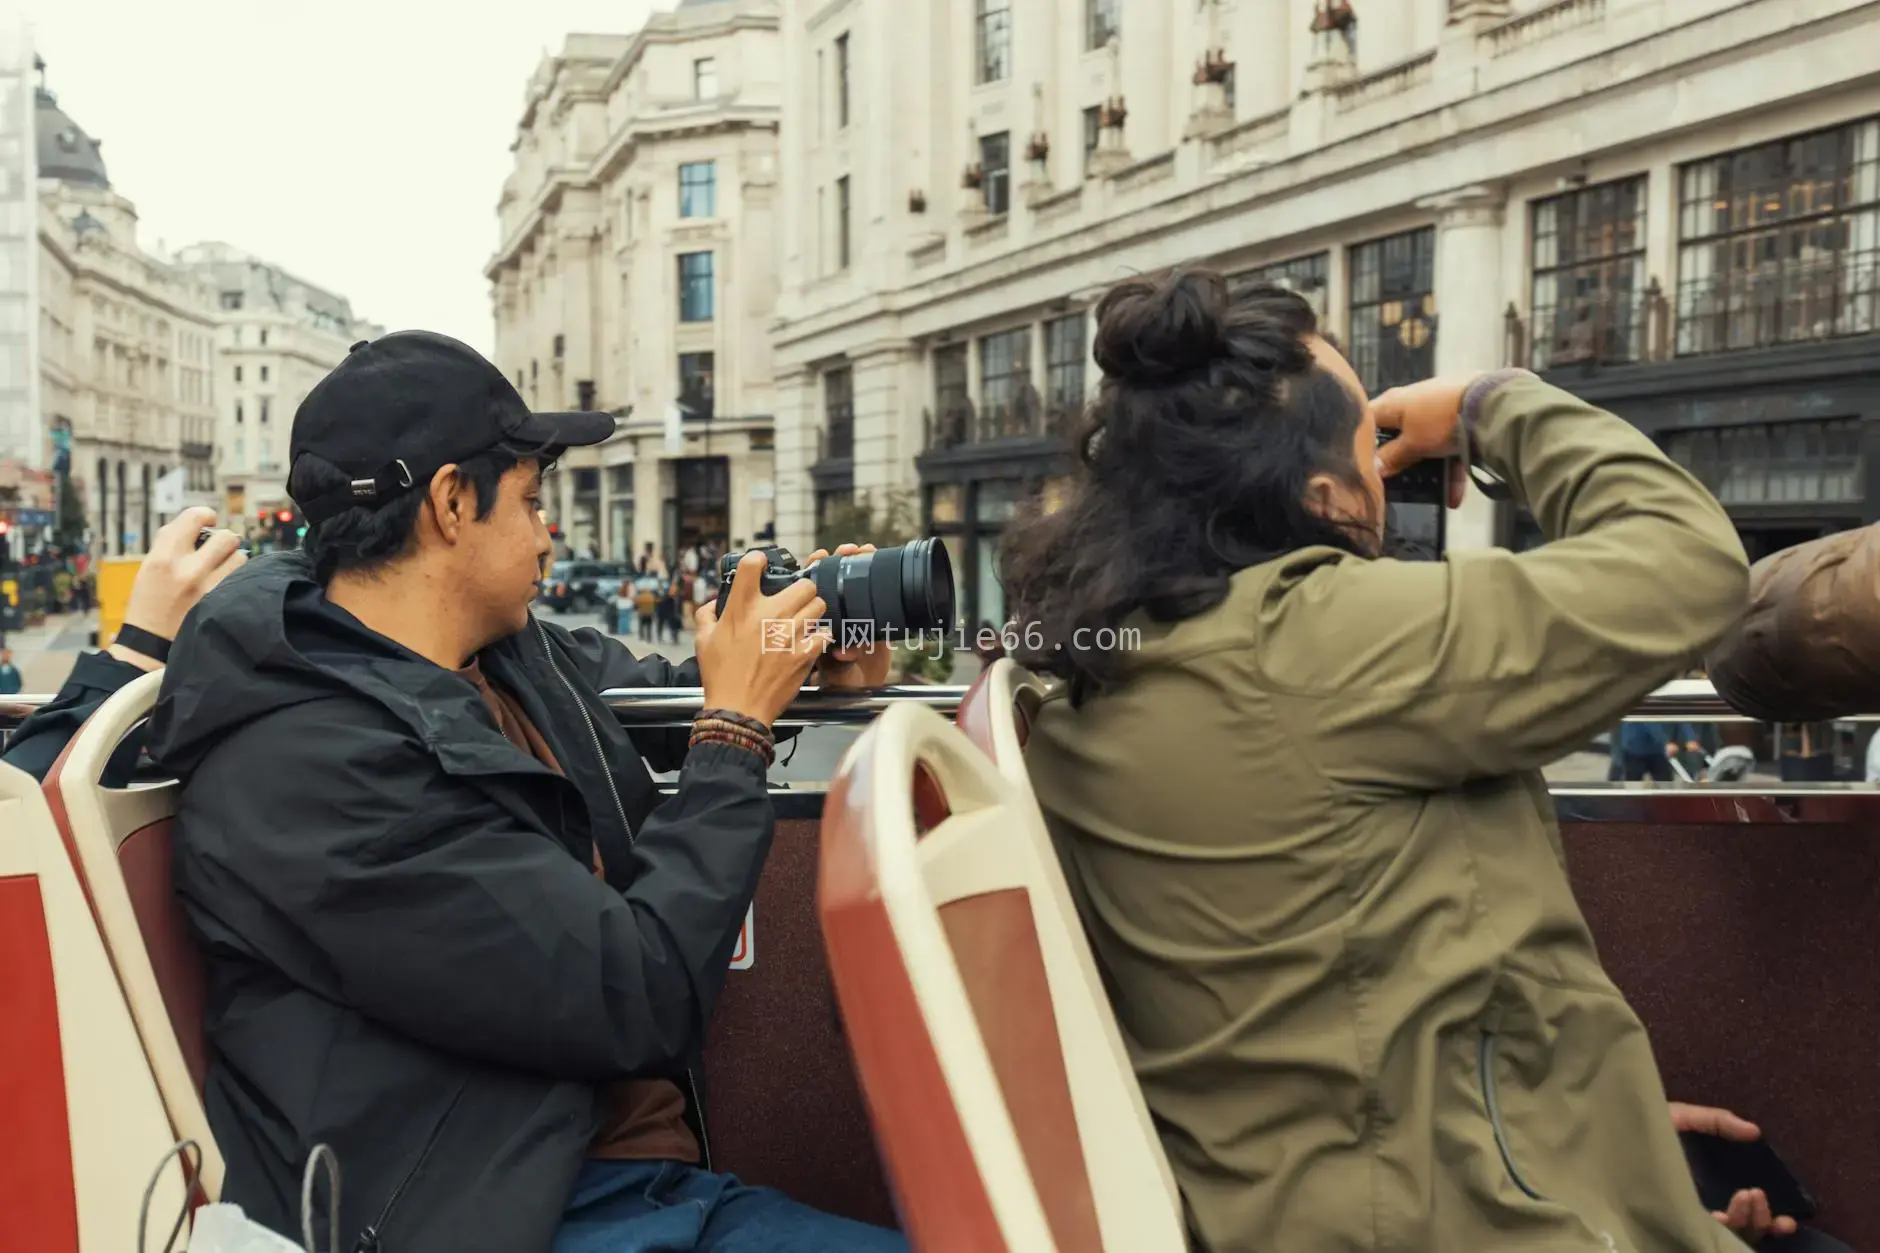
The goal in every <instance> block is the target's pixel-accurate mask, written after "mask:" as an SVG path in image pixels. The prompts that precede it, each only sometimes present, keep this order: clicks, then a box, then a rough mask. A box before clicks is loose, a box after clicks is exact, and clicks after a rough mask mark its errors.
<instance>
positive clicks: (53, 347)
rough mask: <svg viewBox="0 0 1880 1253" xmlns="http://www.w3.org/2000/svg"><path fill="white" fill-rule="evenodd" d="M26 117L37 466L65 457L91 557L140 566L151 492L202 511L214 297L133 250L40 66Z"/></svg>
mask: <svg viewBox="0 0 1880 1253" xmlns="http://www.w3.org/2000/svg"><path fill="white" fill-rule="evenodd" d="M34 105H35V116H36V125H35V132H36V134H35V140H36V148H37V154H38V175H39V196H38V204H37V226H38V229H37V232H36V234H37V252H36V257H35V274H34V278H35V288H36V291H35V301H36V305H37V307H36V309H35V310H34V317H35V337H34V339H35V345H36V349H37V357H38V366H39V380H38V382H39V402H40V409H41V414H42V427H41V429H42V432H43V435H44V439H45V445H44V448H43V450H42V451H41V454H40V455H41V459H42V461H43V463H44V464H45V465H46V466H50V465H51V464H52V462H53V460H54V458H55V457H56V456H57V455H58V452H59V451H60V450H61V449H63V450H64V451H65V452H66V454H67V455H68V456H69V459H70V460H69V464H70V477H69V484H70V490H72V491H73V492H75V493H77V495H78V497H79V499H80V500H82V501H83V504H84V516H85V518H86V529H87V531H88V532H89V534H90V536H91V544H92V551H93V552H94V553H95V554H97V555H99V556H108V555H124V554H136V553H141V552H144V551H146V550H147V548H148V546H149V543H150V536H151V533H152V532H153V531H154V530H155V529H156V527H157V526H160V525H161V524H162V522H163V518H162V517H161V516H160V515H159V513H158V502H157V500H156V498H155V494H154V487H155V485H156V483H157V481H158V480H159V479H162V478H163V477H164V476H165V475H167V474H169V473H170V472H171V471H172V470H177V469H181V470H182V471H183V472H184V474H185V476H186V482H187V483H188V484H189V485H190V487H191V489H193V495H194V498H195V499H196V500H198V501H203V502H205V503H206V502H208V501H210V500H212V493H211V487H212V483H213V474H214V465H213V460H212V458H213V452H214V446H215V393H214V386H215V379H214V368H215V304H214V297H213V295H212V293H211V292H210V290H209V289H208V288H207V287H206V286H204V285H203V284H202V283H201V282H200V281H199V280H198V279H197V277H196V276H195V275H193V274H191V273H190V272H189V271H187V270H185V269H182V268H180V267H178V266H177V265H176V264H174V262H172V261H171V260H170V259H168V258H165V257H159V256H156V255H153V254H152V253H150V252H147V251H146V250H145V249H144V248H142V247H141V246H140V245H139V243H138V241H137V209H136V206H135V205H133V204H132V203H131V201H130V200H128V199H126V198H125V197H124V196H122V195H121V194H119V193H118V192H117V191H116V190H114V189H113V188H112V186H111V182H110V178H109V176H108V175H107V173H106V170H105V165H104V159H103V155H102V151H101V149H100V146H99V144H98V143H97V141H96V140H94V139H92V138H91V137H90V136H89V135H87V134H86V133H85V132H84V130H83V129H82V128H80V127H79V126H78V124H77V123H76V122H74V121H73V120H72V119H71V118H70V117H69V116H68V115H67V114H66V113H65V112H64V111H63V110H62V109H61V108H60V107H59V102H58V99H57V97H56V96H55V95H54V94H53V93H52V92H51V91H50V90H49V89H48V88H47V87H46V85H45V82H44V78H43V67H41V79H40V81H39V83H38V84H37V86H36V87H35V95H34ZM188 498H189V497H188V494H186V496H185V499H188Z"/></svg>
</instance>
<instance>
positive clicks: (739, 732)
mask: <svg viewBox="0 0 1880 1253" xmlns="http://www.w3.org/2000/svg"><path fill="white" fill-rule="evenodd" d="M692 733H693V734H694V735H698V734H700V733H707V734H711V735H720V736H724V737H725V738H727V739H732V740H736V741H738V742H739V743H741V744H749V745H750V746H751V747H752V748H755V749H760V750H765V751H768V750H770V749H774V748H775V747H776V742H775V741H773V740H772V739H771V738H770V737H769V736H768V735H758V734H757V733H756V732H754V731H749V730H746V729H745V728H744V727H740V726H734V725H732V724H731V723H729V722H698V723H694V724H693V726H692Z"/></svg>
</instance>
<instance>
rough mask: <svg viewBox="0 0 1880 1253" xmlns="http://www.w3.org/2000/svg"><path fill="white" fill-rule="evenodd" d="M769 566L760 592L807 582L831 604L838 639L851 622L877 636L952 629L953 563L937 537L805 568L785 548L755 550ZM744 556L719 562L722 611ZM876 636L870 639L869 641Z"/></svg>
mask: <svg viewBox="0 0 1880 1253" xmlns="http://www.w3.org/2000/svg"><path fill="white" fill-rule="evenodd" d="M754 551H758V552H761V553H763V554H764V559H765V561H766V563H767V565H766V568H765V570H764V575H763V582H762V583H761V584H760V585H759V590H760V591H762V592H763V594H764V595H766V596H775V595H776V594H777V593H778V592H781V591H782V590H783V589H784V588H786V587H788V586H790V584H792V583H795V582H796V581H797V580H799V579H809V580H811V581H812V582H814V583H815V584H816V591H817V593H818V594H819V595H821V596H822V598H823V603H824V604H826V605H828V606H829V611H828V613H829V626H830V630H831V632H833V633H834V635H835V637H836V639H837V640H842V639H845V638H847V637H846V636H845V634H844V630H843V628H844V626H845V625H846V624H848V623H851V622H870V623H873V624H874V628H873V629H874V631H875V632H876V635H877V636H880V637H884V638H888V639H892V638H893V636H895V635H896V634H900V635H909V634H922V633H925V632H929V631H944V630H947V629H949V628H950V627H952V625H953V618H954V609H953V606H954V603H955V602H954V599H953V563H952V561H951V560H950V559H949V558H948V557H947V549H946V545H945V544H942V543H941V542H940V541H939V540H937V539H923V540H915V541H914V542H913V543H912V544H903V545H901V546H900V547H898V548H883V549H881V550H879V551H878V552H872V553H849V554H847V555H846V556H841V557H824V558H822V559H820V560H818V561H812V562H810V564H809V565H807V566H803V565H799V564H798V563H797V559H796V558H795V557H794V556H793V555H791V553H790V550H789V549H787V548H779V547H776V546H775V545H773V546H771V547H768V548H762V549H757V550H754ZM744 556H745V553H726V554H725V555H724V556H723V557H722V558H721V559H720V560H719V562H718V577H719V579H720V580H721V582H720V583H719V585H718V612H719V613H721V614H722V613H723V612H724V611H725V604H726V602H727V601H728V600H730V598H731V582H732V579H733V578H734V576H735V575H736V574H737V569H738V562H739V560H741V559H742V558H743V557H744ZM871 638H872V637H871Z"/></svg>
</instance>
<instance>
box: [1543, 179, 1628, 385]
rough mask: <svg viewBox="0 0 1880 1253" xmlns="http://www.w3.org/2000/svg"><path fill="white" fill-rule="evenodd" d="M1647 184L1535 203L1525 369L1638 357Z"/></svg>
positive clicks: (1587, 190) (1621, 184)
mask: <svg viewBox="0 0 1880 1253" xmlns="http://www.w3.org/2000/svg"><path fill="white" fill-rule="evenodd" d="M1646 186H1647V183H1646V179H1645V176H1643V175H1640V176H1639V177H1637V178H1628V179H1621V180H1620V181H1618V182H1613V183H1600V184H1599V185H1597V186H1595V187H1583V188H1581V189H1579V190H1578V191H1570V192H1568V193H1566V194H1565V195H1563V196H1552V197H1550V198H1548V199H1546V200H1537V201H1535V202H1534V208H1533V224H1534V289H1533V305H1532V316H1533V326H1532V328H1531V336H1530V338H1531V340H1532V344H1533V347H1532V351H1531V353H1530V355H1529V365H1530V366H1531V367H1532V368H1534V369H1536V370H1545V369H1547V368H1548V367H1549V366H1556V365H1569V364H1573V363H1578V362H1585V363H1589V364H1590V363H1592V362H1595V361H1599V362H1607V363H1618V362H1626V361H1638V360H1640V359H1642V358H1643V357H1644V355H1645V310H1644V309H1643V307H1642V306H1641V303H1640V302H1641V301H1642V299H1643V298H1644V295H1645V200H1646Z"/></svg>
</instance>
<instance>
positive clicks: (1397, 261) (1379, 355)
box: [1347, 226, 1436, 396]
mask: <svg viewBox="0 0 1880 1253" xmlns="http://www.w3.org/2000/svg"><path fill="white" fill-rule="evenodd" d="M1435 279H1436V228H1435V227H1433V226H1425V227H1422V228H1421V229H1419V230H1414V231H1405V232H1404V233H1403V234H1401V235H1388V236H1385V237H1384V238H1383V239H1373V240H1371V241H1370V242H1369V243H1364V244H1359V245H1357V246H1356V247H1354V248H1352V250H1351V337H1350V338H1351V344H1350V352H1349V353H1348V354H1347V355H1348V356H1349V357H1350V359H1351V368H1352V369H1354V370H1356V371H1357V372H1358V378H1359V379H1360V380H1361V381H1362V382H1363V383H1364V387H1365V390H1366V391H1368V392H1370V393H1371V395H1373V396H1375V395H1377V394H1378V393H1379V392H1381V391H1383V390H1384V389H1385V388H1387V387H1396V386H1398V385H1399V384H1401V383H1412V382H1415V381H1416V380H1417V379H1423V378H1428V377H1429V376H1430V375H1431V374H1432V373H1433V372H1434V366H1435V363H1436V283H1435Z"/></svg>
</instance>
